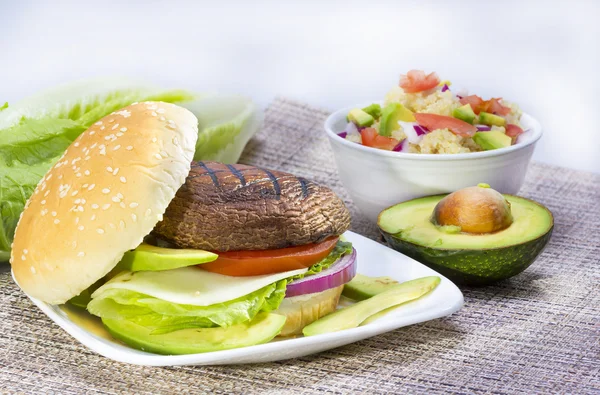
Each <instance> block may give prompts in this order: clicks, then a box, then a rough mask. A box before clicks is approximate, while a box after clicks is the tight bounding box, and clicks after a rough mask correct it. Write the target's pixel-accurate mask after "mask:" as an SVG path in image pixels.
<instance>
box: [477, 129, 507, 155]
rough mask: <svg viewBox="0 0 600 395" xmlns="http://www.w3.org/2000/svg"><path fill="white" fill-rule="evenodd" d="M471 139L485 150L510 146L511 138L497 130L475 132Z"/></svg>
mask: <svg viewBox="0 0 600 395" xmlns="http://www.w3.org/2000/svg"><path fill="white" fill-rule="evenodd" d="M473 141H475V143H476V144H477V145H479V146H480V147H481V148H483V149H484V150H486V151H489V150H493V149H498V148H504V147H510V146H511V144H512V138H510V137H509V136H507V135H506V134H504V133H502V132H498V131H491V132H477V133H475V136H473Z"/></svg>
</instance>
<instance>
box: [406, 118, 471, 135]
mask: <svg viewBox="0 0 600 395" xmlns="http://www.w3.org/2000/svg"><path fill="white" fill-rule="evenodd" d="M415 119H416V120H417V123H418V124H419V125H421V126H425V127H426V128H427V129H429V130H436V129H448V130H450V131H451V132H452V133H454V134H456V135H457V136H461V137H473V136H474V135H475V133H476V132H477V127H476V126H474V125H471V124H470V123H467V122H465V121H461V120H460V119H456V118H454V117H447V116H445V115H437V114H424V113H416V114H415Z"/></svg>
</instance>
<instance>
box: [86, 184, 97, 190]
mask: <svg viewBox="0 0 600 395" xmlns="http://www.w3.org/2000/svg"><path fill="white" fill-rule="evenodd" d="M95 186H96V184H92V185H90V186H89V187H88V191H91V190H92V189H94V187H95Z"/></svg>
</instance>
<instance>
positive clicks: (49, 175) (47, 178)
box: [46, 173, 52, 181]
mask: <svg viewBox="0 0 600 395" xmlns="http://www.w3.org/2000/svg"><path fill="white" fill-rule="evenodd" d="M51 178H52V173H50V174H48V175H47V176H46V181H48V180H50V179H51Z"/></svg>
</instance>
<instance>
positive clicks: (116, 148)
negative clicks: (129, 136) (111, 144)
mask: <svg viewBox="0 0 600 395" xmlns="http://www.w3.org/2000/svg"><path fill="white" fill-rule="evenodd" d="M119 148H121V146H120V145H115V148H113V151H116V150H118V149H119Z"/></svg>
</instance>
